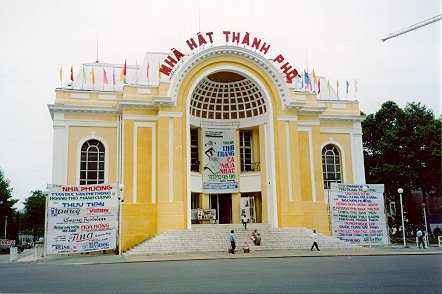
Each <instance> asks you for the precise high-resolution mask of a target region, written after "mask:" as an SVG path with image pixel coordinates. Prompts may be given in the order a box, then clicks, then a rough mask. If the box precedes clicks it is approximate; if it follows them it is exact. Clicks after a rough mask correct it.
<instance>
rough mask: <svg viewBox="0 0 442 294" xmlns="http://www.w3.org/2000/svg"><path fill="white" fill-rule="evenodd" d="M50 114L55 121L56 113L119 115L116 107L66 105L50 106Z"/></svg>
mask: <svg viewBox="0 0 442 294" xmlns="http://www.w3.org/2000/svg"><path fill="white" fill-rule="evenodd" d="M48 109H49V112H50V113H51V117H52V119H54V113H55V112H63V113H95V114H111V115H114V114H117V109H116V108H115V107H114V106H93V105H91V106H89V105H65V104H48Z"/></svg>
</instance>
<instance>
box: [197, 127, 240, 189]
mask: <svg viewBox="0 0 442 294" xmlns="http://www.w3.org/2000/svg"><path fill="white" fill-rule="evenodd" d="M235 154H236V130H224V129H203V193H206V194H210V193H235V192H238V173H237V167H236V162H235Z"/></svg>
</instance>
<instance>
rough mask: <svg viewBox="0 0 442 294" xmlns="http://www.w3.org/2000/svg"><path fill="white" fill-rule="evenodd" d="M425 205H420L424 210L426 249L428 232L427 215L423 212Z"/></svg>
mask: <svg viewBox="0 0 442 294" xmlns="http://www.w3.org/2000/svg"><path fill="white" fill-rule="evenodd" d="M425 205H426V204H425V203H422V208H423V210H424V222H425V239H424V240H425V245H426V246H425V247H427V248H428V231H427V213H426V211H425Z"/></svg>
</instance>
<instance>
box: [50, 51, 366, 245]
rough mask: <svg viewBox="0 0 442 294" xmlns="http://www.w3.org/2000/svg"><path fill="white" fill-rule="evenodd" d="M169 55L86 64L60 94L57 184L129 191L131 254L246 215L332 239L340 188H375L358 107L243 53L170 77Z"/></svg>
mask: <svg viewBox="0 0 442 294" xmlns="http://www.w3.org/2000/svg"><path fill="white" fill-rule="evenodd" d="M165 57H167V55H164V54H154V53H147V54H146V56H145V58H144V60H143V62H142V63H141V65H139V66H127V67H126V65H124V66H123V65H115V64H104V63H99V62H95V63H89V64H84V65H83V69H82V71H79V74H78V76H77V79H76V80H75V82H72V83H71V84H69V85H68V86H67V87H65V88H58V89H56V91H55V93H56V97H55V102H54V104H51V105H49V106H48V107H49V110H50V113H51V116H52V119H53V128H54V146H53V149H54V153H53V154H54V157H53V179H52V181H53V182H52V184H64V185H66V184H68V185H69V184H72V185H81V184H98V183H118V184H124V190H122V192H121V197H122V199H123V203H122V205H121V231H120V234H121V248H122V249H123V250H127V249H128V248H130V247H132V246H134V245H136V244H138V243H140V242H142V241H144V240H146V239H148V238H150V237H152V236H154V235H156V234H158V233H160V232H163V231H166V230H177V229H180V230H183V229H191V227H192V223H195V222H201V223H206V222H212V223H219V224H223V223H224V224H225V223H240V222H241V216H242V215H243V214H245V215H246V216H247V218H248V219H249V221H250V222H258V223H266V224H270V225H271V226H273V227H280V228H284V227H309V228H315V229H316V230H318V231H319V232H322V233H326V234H330V220H329V213H328V205H327V204H328V196H329V189H328V188H329V184H330V183H331V182H340V183H349V184H351V183H358V184H363V183H365V176H364V161H363V152H362V129H361V121H362V120H363V118H364V117H363V116H362V115H361V114H360V111H359V105H358V102H357V101H347V100H339V99H338V98H337V96H336V93H335V92H334V91H333V89H332V90H329V92H328V93H325V95H324V91H325V92H327V89H322V92H323V94H318V93H317V92H319V89H318V88H317V86H316V85H313V87H310V89H308V90H305V89H301V88H300V87H297V86H296V85H295V83H290V82H289V83H288V82H287V79H286V78H284V76H283V74H281V71H280V70H279V69H278V68H277V67H276V66H275V63H274V62H272V61H271V60H268V59H266V58H265V57H264V56H263V55H262V54H259V53H256V52H254V51H252V50H249V49H245V48H241V47H238V46H214V47H210V48H208V49H204V50H201V51H199V52H197V53H194V54H192V55H190V56H186V58H183V60H182V61H180V62H179V66H177V68H176V70H175V71H174V72H173V74H170V76H167V75H165V74H164V73H161V72H160V71H159V68H160V65H159V62H162V60H164V58H165ZM184 59H185V60H184ZM120 71H125V75H124V76H122V79H123V81H121V80H120V79H118V80H117V79H116V78H115V75H116V74H117V76H118V77H119V76H120ZM315 78H316V77H315ZM321 79H322V81H323V82H322V84H323V85H327V81H326V79H325V78H323V77H319V80H321ZM97 81H99V82H97ZM330 91H332V92H330ZM321 95H323V96H321ZM201 213H202V214H203V216H202V217H200V216H201V215H200V214H201ZM204 213H209V214H210V217H209V219H207V220H206V219H205V217H204Z"/></svg>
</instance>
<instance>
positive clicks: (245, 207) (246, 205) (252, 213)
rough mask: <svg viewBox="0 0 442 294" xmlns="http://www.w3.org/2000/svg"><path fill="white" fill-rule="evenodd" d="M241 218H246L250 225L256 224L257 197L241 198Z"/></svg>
mask: <svg viewBox="0 0 442 294" xmlns="http://www.w3.org/2000/svg"><path fill="white" fill-rule="evenodd" d="M240 204H241V218H242V217H243V216H245V217H246V218H247V219H248V220H249V223H256V208H255V196H248V195H247V194H246V196H241V203H240Z"/></svg>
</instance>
